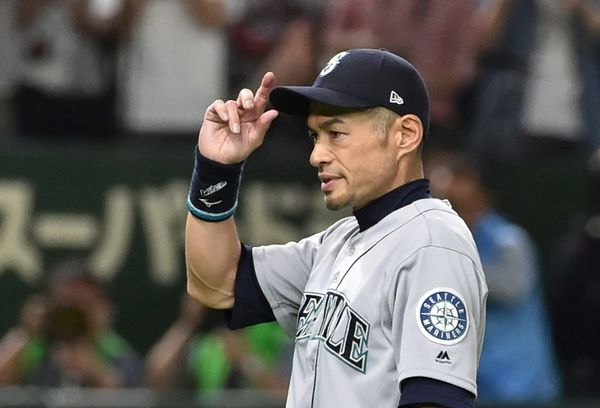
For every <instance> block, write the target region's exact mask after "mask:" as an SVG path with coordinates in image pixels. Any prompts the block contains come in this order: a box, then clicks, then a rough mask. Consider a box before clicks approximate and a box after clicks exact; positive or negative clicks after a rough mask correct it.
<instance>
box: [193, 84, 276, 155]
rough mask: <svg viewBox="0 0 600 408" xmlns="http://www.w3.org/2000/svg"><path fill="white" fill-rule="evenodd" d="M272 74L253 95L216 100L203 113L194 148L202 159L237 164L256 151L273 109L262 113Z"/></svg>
mask: <svg viewBox="0 0 600 408" xmlns="http://www.w3.org/2000/svg"><path fill="white" fill-rule="evenodd" d="M274 82H275V75H273V73H272V72H267V73H266V74H265V75H264V76H263V79H262V81H261V84H260V87H259V88H258V90H257V91H256V94H254V93H253V92H252V91H251V90H250V89H242V90H241V91H240V93H239V95H238V98H237V100H235V101H234V100H228V101H226V102H224V101H222V100H217V101H215V102H213V103H212V105H210V106H209V107H208V109H207V110H206V113H205V114H204V122H203V123H202V127H201V129H200V134H199V136H198V148H199V149H200V153H202V155H203V156H204V157H207V158H209V159H211V160H214V161H216V162H219V163H223V164H233V163H240V162H242V161H243V160H245V159H246V158H247V157H248V156H249V155H250V153H252V152H253V151H254V150H255V149H256V148H258V147H259V146H260V145H261V144H262V142H263V140H264V137H265V134H266V132H267V130H268V129H269V126H270V125H271V122H273V120H274V119H275V118H276V117H277V115H278V112H277V111H276V110H269V111H266V112H265V108H266V106H267V102H268V98H269V93H270V92H271V89H272V88H273V84H274Z"/></svg>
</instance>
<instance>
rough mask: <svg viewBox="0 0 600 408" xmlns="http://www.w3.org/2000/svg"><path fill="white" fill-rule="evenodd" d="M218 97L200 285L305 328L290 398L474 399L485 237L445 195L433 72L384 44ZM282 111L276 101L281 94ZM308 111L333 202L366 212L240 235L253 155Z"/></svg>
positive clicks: (194, 244) (258, 313)
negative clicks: (428, 83) (265, 234)
mask: <svg viewBox="0 0 600 408" xmlns="http://www.w3.org/2000/svg"><path fill="white" fill-rule="evenodd" d="M273 82H274V76H273V74H272V73H267V74H265V76H264V77H263V79H262V83H261V85H260V87H259V88H258V90H257V91H256V93H253V92H252V91H250V90H248V89H244V90H242V91H240V93H239V95H238V98H237V100H229V101H226V102H224V101H221V100H218V101H215V102H214V103H213V104H212V105H211V106H210V107H209V108H208V109H207V111H206V114H205V117H204V122H203V124H202V128H201V130H200V135H199V139H198V149H196V164H195V169H194V173H193V176H192V181H191V185H190V193H189V197H188V209H189V215H188V220H187V225H186V259H187V277H188V292H189V293H190V295H191V296H192V297H194V298H195V299H197V300H198V301H200V302H202V303H204V304H206V305H208V306H210V307H213V308H221V309H226V310H227V318H228V322H229V325H230V327H231V328H240V327H244V326H248V325H252V324H257V323H261V322H266V321H272V320H277V321H278V322H279V324H281V326H282V327H283V328H284V329H285V330H286V331H287V332H288V333H289V334H290V335H292V336H294V337H295V344H296V346H295V351H294V360H293V370H292V378H291V382H290V388H289V392H288V398H287V406H288V407H333V406H344V407H397V406H419V407H429V406H436V407H439V406H443V407H472V406H473V403H474V400H475V397H476V394H477V387H476V383H475V378H476V372H477V365H478V360H479V355H480V351H481V346H482V341H483V332H484V325H485V302H486V296H487V286H486V283H485V279H484V275H483V272H482V268H481V263H480V261H479V256H478V254H477V249H476V247H475V244H474V242H473V238H472V236H471V234H470V232H469V230H468V228H467V227H466V225H465V223H464V222H463V220H462V219H461V218H460V217H459V216H458V215H457V214H456V212H455V211H453V210H452V208H451V206H450V204H449V203H448V202H446V201H442V200H438V199H434V198H431V196H430V192H429V182H428V180H426V179H424V177H423V169H422V164H421V150H422V146H423V141H424V139H426V137H427V131H428V122H429V101H428V95H427V90H426V88H425V84H424V83H423V80H422V78H421V76H420V75H419V73H418V72H417V71H416V70H415V69H414V67H413V66H412V65H410V64H409V63H408V62H407V61H405V60H404V59H402V58H400V57H398V56H396V55H394V54H392V53H390V52H387V51H384V50H375V49H353V50H348V51H344V52H341V53H339V54H337V55H336V56H334V57H333V58H332V59H331V60H330V61H329V62H328V63H327V64H326V65H325V67H324V68H323V70H322V71H321V73H320V74H319V76H318V77H317V79H316V80H315V82H314V84H313V85H312V86H305V87H302V86H300V87H298V86H296V87H277V88H275V89H272V88H273ZM269 101H270V102H271V104H272V105H273V106H274V107H275V109H277V110H272V109H271V110H266V106H267V103H268V102H269ZM279 111H281V112H285V113H288V114H292V115H303V116H305V117H306V118H307V124H308V129H309V132H308V133H309V135H310V138H311V139H312V141H313V143H314V148H313V151H312V153H311V155H310V163H311V164H312V165H313V166H314V167H315V168H316V172H317V176H318V178H319V179H320V183H321V184H320V187H321V191H322V192H323V196H324V202H325V205H326V206H327V207H328V208H329V209H333V210H335V209H338V208H342V207H347V206H350V207H351V208H352V210H353V215H352V216H350V217H347V218H343V219H341V220H340V221H338V222H336V223H335V224H333V225H332V226H330V227H329V228H327V229H326V230H325V231H322V232H319V233H317V234H315V235H313V236H310V237H308V238H305V239H302V240H300V241H298V242H290V243H288V244H285V245H267V246H260V247H254V248H252V247H250V246H247V245H244V244H241V243H240V241H239V238H238V234H237V232H236V227H235V222H234V218H233V217H232V216H233V215H234V213H235V209H236V207H237V199H238V189H239V183H240V177H241V172H242V167H243V162H244V160H245V159H246V158H247V157H248V156H249V155H250V153H251V152H252V151H253V150H254V149H256V148H257V147H258V146H259V145H260V144H261V143H262V141H263V138H264V136H265V132H266V131H267V129H268V127H269V125H270V123H271V122H272V121H273V120H274V119H275V117H276V116H277V114H278V112H279Z"/></svg>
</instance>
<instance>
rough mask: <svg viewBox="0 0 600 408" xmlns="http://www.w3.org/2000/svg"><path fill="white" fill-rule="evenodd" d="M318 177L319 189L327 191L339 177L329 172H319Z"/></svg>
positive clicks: (330, 189) (329, 190)
mask: <svg viewBox="0 0 600 408" xmlns="http://www.w3.org/2000/svg"><path fill="white" fill-rule="evenodd" d="M319 179H320V180H321V191H322V192H324V193H329V192H331V191H332V190H333V189H334V187H335V184H336V182H338V181H339V180H340V179H341V177H337V176H332V175H329V174H319Z"/></svg>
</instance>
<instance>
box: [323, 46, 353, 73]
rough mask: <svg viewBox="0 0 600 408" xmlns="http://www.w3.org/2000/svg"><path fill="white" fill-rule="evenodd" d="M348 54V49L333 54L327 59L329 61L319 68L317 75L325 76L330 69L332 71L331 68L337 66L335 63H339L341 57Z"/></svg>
mask: <svg viewBox="0 0 600 408" xmlns="http://www.w3.org/2000/svg"><path fill="white" fill-rule="evenodd" d="M348 54H349V52H348V51H342V52H340V53H338V54H336V55H334V56H333V57H332V58H331V59H330V60H329V62H328V63H327V64H325V66H324V67H323V69H322V70H321V73H320V74H319V76H325V75H327V74H329V73H330V72H331V71H333V69H334V68H335V67H336V66H337V64H339V63H340V61H341V60H342V58H344V57H345V56H346V55H348Z"/></svg>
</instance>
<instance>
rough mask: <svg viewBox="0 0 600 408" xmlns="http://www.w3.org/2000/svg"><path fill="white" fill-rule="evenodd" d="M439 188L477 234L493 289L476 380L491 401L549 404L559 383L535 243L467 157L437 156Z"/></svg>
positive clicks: (433, 161)
mask: <svg viewBox="0 0 600 408" xmlns="http://www.w3.org/2000/svg"><path fill="white" fill-rule="evenodd" d="M427 167H428V168H429V173H430V174H429V177H430V180H431V186H432V192H433V193H434V195H435V196H438V197H443V198H447V199H448V200H450V202H451V203H452V206H453V207H454V209H455V210H456V211H457V212H458V213H459V214H460V215H461V216H462V217H463V218H464V220H465V222H466V223H467V225H468V226H469V228H470V229H471V231H472V232H473V236H474V238H475V243H476V244H477V248H478V249H479V254H480V256H481V263H482V265H483V270H484V273H485V276H486V280H487V283H488V287H489V296H488V302H487V323H486V331H485V341H484V344H483V350H482V354H481V360H480V363H479V373H478V378H477V384H478V399H479V400H480V401H481V402H487V403H547V402H551V401H553V400H555V399H556V398H557V397H558V396H559V392H560V384H559V377H558V372H557V368H556V367H555V356H554V351H553V345H552V341H551V331H550V327H549V321H548V315H547V311H546V309H545V304H544V299H543V293H542V288H541V283H540V276H539V270H538V265H537V259H536V253H535V248H534V244H533V242H532V241H531V239H530V237H529V235H528V234H527V232H526V231H525V230H524V229H523V228H521V227H519V226H517V225H515V224H514V223H512V222H511V221H509V220H508V219H506V218H504V217H503V216H501V215H500V214H498V212H497V211H496V210H495V209H494V207H493V197H492V193H491V192H490V191H488V189H486V187H485V186H487V185H488V181H486V182H483V181H482V177H483V176H482V174H481V172H480V171H479V170H478V169H477V167H476V166H475V165H473V164H471V163H469V161H468V160H467V159H466V158H465V157H462V156H460V155H454V154H448V153H445V154H444V153H442V154H437V155H432V156H431V157H430V159H429V163H428V166H427Z"/></svg>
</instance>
